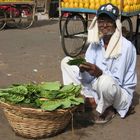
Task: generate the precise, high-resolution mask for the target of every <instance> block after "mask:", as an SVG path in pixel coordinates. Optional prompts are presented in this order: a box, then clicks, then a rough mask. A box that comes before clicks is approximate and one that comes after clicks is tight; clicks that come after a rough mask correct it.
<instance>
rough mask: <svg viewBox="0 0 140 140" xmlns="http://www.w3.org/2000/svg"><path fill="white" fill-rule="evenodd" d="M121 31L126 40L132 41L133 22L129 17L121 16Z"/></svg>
mask: <svg viewBox="0 0 140 140" xmlns="http://www.w3.org/2000/svg"><path fill="white" fill-rule="evenodd" d="M123 25H124V26H123ZM122 33H123V36H125V37H126V38H127V39H128V40H130V41H133V24H132V21H131V19H130V17H122Z"/></svg>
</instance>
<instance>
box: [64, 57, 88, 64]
mask: <svg viewBox="0 0 140 140" xmlns="http://www.w3.org/2000/svg"><path fill="white" fill-rule="evenodd" d="M84 62H86V60H85V59H84V58H82V57H81V58H74V59H72V60H69V61H68V62H67V63H68V64H69V65H77V66H79V65H80V64H82V63H84Z"/></svg>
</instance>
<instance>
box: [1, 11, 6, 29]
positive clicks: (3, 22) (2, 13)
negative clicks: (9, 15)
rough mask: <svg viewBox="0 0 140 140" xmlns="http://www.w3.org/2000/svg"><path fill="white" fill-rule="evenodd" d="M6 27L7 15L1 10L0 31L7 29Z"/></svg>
mask: <svg viewBox="0 0 140 140" xmlns="http://www.w3.org/2000/svg"><path fill="white" fill-rule="evenodd" d="M5 25H6V13H5V12H4V11H3V10H1V9H0V31H1V30H2V29H3V28H4V27H5Z"/></svg>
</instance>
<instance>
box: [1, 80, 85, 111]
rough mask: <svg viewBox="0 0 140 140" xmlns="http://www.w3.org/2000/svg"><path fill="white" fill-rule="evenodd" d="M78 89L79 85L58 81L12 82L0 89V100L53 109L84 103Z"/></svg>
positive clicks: (79, 88) (48, 109)
mask: <svg viewBox="0 0 140 140" xmlns="http://www.w3.org/2000/svg"><path fill="white" fill-rule="evenodd" d="M80 90H81V86H80V85H73V84H69V85H62V84H61V83H60V82H59V81H56V82H44V83H40V84H13V85H12V86H9V87H8V88H3V89H0V101H2V102H8V103H11V104H19V105H21V106H26V107H33V108H41V109H43V110H47V111H53V110H56V109H65V108H70V107H73V106H75V105H79V104H81V103H84V99H83V98H82V97H80Z"/></svg>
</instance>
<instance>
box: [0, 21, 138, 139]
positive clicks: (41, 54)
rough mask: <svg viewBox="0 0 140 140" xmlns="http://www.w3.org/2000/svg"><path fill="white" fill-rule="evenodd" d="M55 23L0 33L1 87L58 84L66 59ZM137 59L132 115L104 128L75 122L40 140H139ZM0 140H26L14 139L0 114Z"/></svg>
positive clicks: (2, 115)
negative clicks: (61, 63)
mask: <svg viewBox="0 0 140 140" xmlns="http://www.w3.org/2000/svg"><path fill="white" fill-rule="evenodd" d="M58 29H59V28H58V21H56V20H54V21H42V22H39V23H36V24H34V26H33V27H32V28H30V29H28V30H18V29H5V30H3V31H0V42H1V44H0V87H5V86H8V85H10V84H13V83H25V82H30V81H34V82H35V81H36V82H41V81H61V82H62V78H61V70H60V61H61V59H62V58H63V57H64V56H65V55H64V53H63V51H62V48H61V44H60V37H59V30H58ZM139 44H140V43H139ZM139 61H140V56H138V59H137V72H138V85H137V88H136V93H135V96H134V105H135V113H134V114H132V115H128V116H127V117H126V118H125V119H121V118H120V117H119V116H118V115H117V116H116V117H115V118H114V119H113V120H112V121H110V122H109V123H107V124H105V125H94V124H92V125H91V124H88V123H86V122H84V121H82V122H81V121H78V119H77V120H76V121H74V130H73V131H72V129H71V125H69V126H68V128H67V129H66V130H65V131H64V132H62V133H61V134H59V135H56V136H54V137H50V138H44V139H42V140H66V139H67V140H72V139H73V140H140V82H139V81H140V63H139ZM0 140H27V139H26V138H22V137H20V136H17V135H15V133H14V132H13V131H12V129H11V127H10V126H9V124H8V121H7V119H6V118H5V116H4V114H3V112H2V110H0Z"/></svg>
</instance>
